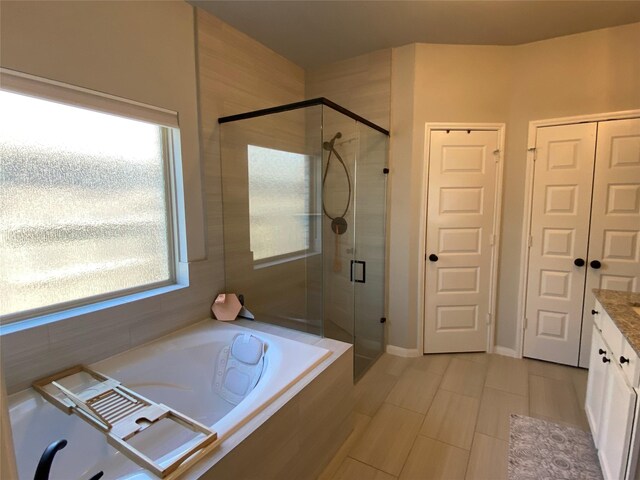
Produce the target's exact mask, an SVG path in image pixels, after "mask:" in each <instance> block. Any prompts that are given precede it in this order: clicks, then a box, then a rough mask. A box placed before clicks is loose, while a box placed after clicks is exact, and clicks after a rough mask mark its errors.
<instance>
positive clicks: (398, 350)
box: [387, 345, 422, 357]
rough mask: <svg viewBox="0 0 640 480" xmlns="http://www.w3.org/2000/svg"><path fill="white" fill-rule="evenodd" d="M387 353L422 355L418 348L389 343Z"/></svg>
mask: <svg viewBox="0 0 640 480" xmlns="http://www.w3.org/2000/svg"><path fill="white" fill-rule="evenodd" d="M387 353H389V354H391V355H396V356H398V357H420V356H421V355H422V353H420V351H419V350H418V349H417V348H403V347H396V346H395V345H387Z"/></svg>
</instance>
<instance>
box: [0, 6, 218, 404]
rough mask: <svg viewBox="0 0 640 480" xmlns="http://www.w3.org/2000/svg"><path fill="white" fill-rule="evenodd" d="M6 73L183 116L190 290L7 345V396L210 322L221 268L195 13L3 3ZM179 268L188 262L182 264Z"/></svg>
mask: <svg viewBox="0 0 640 480" xmlns="http://www.w3.org/2000/svg"><path fill="white" fill-rule="evenodd" d="M0 9H1V12H2V13H1V22H2V24H1V28H0V32H1V33H0V35H1V37H0V41H1V43H0V49H1V50H0V64H1V65H2V67H6V68H10V69H14V70H18V71H21V72H25V73H29V74H33V75H38V76H41V77H45V78H49V79H53V80H57V81H61V82H66V83H69V84H73V85H77V86H81V87H85V88H89V89H93V90H98V91H101V92H105V93H109V94H112V95H117V96H120V97H124V98H127V99H130V100H135V101H139V102H144V103H148V104H151V105H155V106H158V107H163V108H167V109H170V110H174V111H177V112H178V115H179V122H180V133H181V148H182V168H183V177H184V178H183V184H182V187H183V189H184V192H185V216H186V230H187V254H188V260H189V286H188V287H187V288H182V289H179V290H175V291H172V292H169V293H165V294H162V295H156V296H153V297H149V298H144V299H141V300H137V301H134V302H131V303H127V304H121V305H118V306H113V307H110V308H106V309H103V310H99V311H94V312H88V313H85V312H86V309H84V310H82V312H81V313H78V314H77V315H75V316H73V317H71V318H68V319H66V320H63V321H58V322H54V323H50V324H45V325H40V326H35V327H33V328H30V329H28V330H22V331H18V332H15V333H11V334H8V335H7V334H5V335H3V336H2V337H1V341H2V362H3V364H4V366H5V379H6V382H7V388H8V390H9V392H11V391H15V390H16V389H19V388H23V387H25V386H27V385H29V383H30V381H32V380H33V379H34V378H35V377H38V376H41V375H45V374H48V373H53V372H54V371H56V370H60V369H62V368H65V367H68V366H71V365H73V364H76V363H90V362H93V361H96V360H99V359H101V358H104V357H107V356H109V355H113V354H114V353H117V352H120V351H123V350H126V349H128V348H131V347H132V346H135V345H138V344H140V343H143V342H146V341H148V340H150V339H153V338H156V337H159V336H161V335H163V334H165V333H167V332H169V331H172V330H175V329H177V328H180V327H181V326H184V325H187V324H189V323H193V322H194V321H196V320H199V319H202V318H204V317H205V316H207V315H208V306H209V303H210V301H211V298H212V296H213V293H214V292H215V291H216V290H217V289H219V288H222V285H223V282H224V278H223V271H222V264H221V262H220V261H216V259H215V258H212V259H211V257H210V258H207V257H206V251H205V223H204V218H203V201H202V178H201V177H202V176H201V163H200V145H199V137H198V115H197V91H196V78H195V68H196V62H195V49H194V18H193V8H192V7H191V6H189V5H188V4H186V3H184V2H174V1H171V2H161V3H156V2H4V1H3V2H2V3H1V4H0ZM181 260H187V258H185V257H184V256H182V258H181Z"/></svg>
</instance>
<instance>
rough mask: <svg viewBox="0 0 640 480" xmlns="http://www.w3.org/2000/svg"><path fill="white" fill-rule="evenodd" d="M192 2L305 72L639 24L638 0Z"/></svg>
mask: <svg viewBox="0 0 640 480" xmlns="http://www.w3.org/2000/svg"><path fill="white" fill-rule="evenodd" d="M189 3H191V4H193V5H195V6H198V7H201V8H203V9H205V10H207V11H209V12H211V13H213V14H214V15H215V16H217V17H218V18H220V19H221V20H223V21H225V22H226V23H228V24H230V25H232V26H233V27H235V28H237V29H238V30H240V31H242V32H244V33H246V34H247V35H249V36H251V37H253V38H255V39H256V40H258V41H259V42H261V43H263V44H264V45H267V46H268V47H269V48H271V49H272V50H274V51H276V52H278V53H280V54H281V55H283V56H284V57H286V58H288V59H289V60H291V61H293V62H294V63H296V64H298V65H300V66H302V67H305V68H309V67H313V66H318V65H323V64H327V63H331V62H335V61H337V60H341V59H345V58H350V57H354V56H356V55H361V54H363V53H367V52H371V51H374V50H378V49H382V48H389V47H398V46H401V45H406V44H408V43H415V42H421V43H453V44H477V45H517V44H522V43H528V42H534V41H537V40H543V39H546V38H552V37H558V36H562V35H569V34H572V33H579V32H586V31H589V30H596V29H598V28H605V27H611V26H616V25H624V24H628V23H634V22H639V21H640V0H627V1H614V0H605V1H601V0H581V1H559V0H546V1H544V0H510V1H507V0H502V1H477V0H476V1H466V0H447V1H424V0H423V1H406V0H394V1H389V0H377V1H368V0H358V1H356V0H351V1H344V0H343V1H333V0H288V1H282V0H277V1H276V0H273V1H272V0H261V1H255V0H246V1H241V0H232V1H229V0H225V1H219V0H200V1H198V0H193V1H190V2H189ZM639 50H640V46H639Z"/></svg>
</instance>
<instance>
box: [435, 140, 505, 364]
mask: <svg viewBox="0 0 640 480" xmlns="http://www.w3.org/2000/svg"><path fill="white" fill-rule="evenodd" d="M498 142H499V133H498V131H496V130H487V131H482V130H470V131H467V130H463V131H459V130H450V131H445V130H439V131H432V132H431V136H430V149H429V187H428V188H429V190H428V194H427V197H428V198H427V235H426V253H427V257H428V258H427V259H425V262H426V266H425V329H424V352H425V353H436V352H474V351H475V352H477V351H485V350H486V349H487V323H488V319H489V317H488V315H489V312H490V310H489V309H490V305H491V265H492V261H493V254H494V252H493V250H494V249H493V246H492V245H493V242H492V238H493V235H494V234H495V232H494V228H495V218H494V217H495V215H494V213H495V208H496V188H497V163H496V159H497V158H498V157H497V156H496V152H497V150H498V148H500V147H499V145H498Z"/></svg>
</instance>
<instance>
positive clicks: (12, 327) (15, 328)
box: [0, 283, 189, 337]
mask: <svg viewBox="0 0 640 480" xmlns="http://www.w3.org/2000/svg"><path fill="white" fill-rule="evenodd" d="M188 286H189V284H188V283H174V284H172V285H165V286H162V287H157V288H152V289H150V290H145V291H143V292H136V293H131V294H129V295H124V296H122V297H117V298H110V299H108V300H103V301H101V302H96V303H92V304H90V305H83V306H80V307H75V308H70V309H68V310H64V311H62V312H55V313H49V314H44V315H40V316H37V317H33V318H27V319H24V320H17V321H15V322H12V323H8V324H6V325H0V337H1V336H4V335H9V334H12V333H16V332H20V331H23V330H28V329H30V328H35V327H40V326H42V325H48V324H51V323H55V322H60V321H63V320H67V319H70V318H73V317H79V316H81V315H87V314H90V313H94V312H99V311H101V310H106V309H108V308H113V307H117V306H120V305H126V304H128V303H133V302H137V301H139V300H143V299H145V298H150V297H155V296H158V295H164V294H166V293H169V292H174V291H176V290H181V289H183V288H187V287H188Z"/></svg>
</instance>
